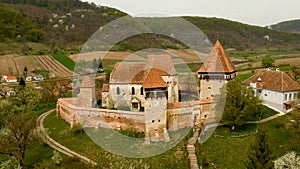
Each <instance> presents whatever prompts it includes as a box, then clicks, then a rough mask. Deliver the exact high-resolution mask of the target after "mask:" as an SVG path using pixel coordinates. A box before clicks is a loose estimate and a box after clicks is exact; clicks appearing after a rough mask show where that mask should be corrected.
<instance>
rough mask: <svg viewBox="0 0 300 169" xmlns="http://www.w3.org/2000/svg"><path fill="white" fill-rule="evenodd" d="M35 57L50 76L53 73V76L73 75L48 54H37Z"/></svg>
mask: <svg viewBox="0 0 300 169" xmlns="http://www.w3.org/2000/svg"><path fill="white" fill-rule="evenodd" d="M36 59H37V61H38V62H39V63H40V64H41V65H42V66H43V67H44V68H45V69H46V70H49V74H50V76H51V75H55V77H64V78H65V77H71V76H73V72H72V71H70V70H69V69H67V68H66V67H65V66H64V65H62V64H61V63H59V62H58V61H57V60H55V59H54V58H53V57H51V56H49V55H42V56H37V57H36Z"/></svg>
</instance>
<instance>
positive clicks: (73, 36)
mask: <svg viewBox="0 0 300 169" xmlns="http://www.w3.org/2000/svg"><path fill="white" fill-rule="evenodd" d="M0 2H3V3H2V4H0V7H3V8H5V9H7V10H6V11H2V13H4V14H5V15H6V16H9V17H8V18H5V17H4V18H3V19H4V20H5V22H6V25H8V26H12V25H15V23H11V22H10V20H11V18H14V16H12V15H10V13H9V12H8V11H11V10H13V11H14V12H15V13H17V14H18V17H17V18H19V19H18V20H17V21H16V22H20V23H22V22H21V21H19V20H21V19H22V17H21V16H23V18H26V19H27V20H31V22H33V23H34V24H35V25H36V27H38V28H39V29H41V30H43V34H42V35H43V36H42V38H41V39H38V40H37V41H36V42H41V43H45V44H48V45H50V46H68V45H81V44H82V43H84V42H85V41H87V39H88V38H89V37H90V36H91V35H92V34H93V33H94V32H95V31H96V30H97V29H99V27H100V26H101V25H104V24H106V23H108V22H110V21H112V20H114V19H116V18H119V17H121V16H124V15H126V14H125V13H123V12H121V11H119V10H116V9H112V8H108V7H100V6H96V5H95V4H93V3H91V4H90V3H87V2H81V1H79V0H55V1H53V0H26V1H24V0H0ZM19 15H20V16H19ZM1 29H2V28H0V31H1ZM20 29H26V27H24V26H23V25H21V26H20ZM12 31H14V30H12ZM12 34H13V35H14V34H15V33H12ZM7 38H9V39H10V40H11V41H17V40H18V39H16V38H15V36H9V37H7ZM26 40H28V39H26ZM0 41H2V42H3V40H1V39H0ZM28 41H32V40H30V39H29V40H28Z"/></svg>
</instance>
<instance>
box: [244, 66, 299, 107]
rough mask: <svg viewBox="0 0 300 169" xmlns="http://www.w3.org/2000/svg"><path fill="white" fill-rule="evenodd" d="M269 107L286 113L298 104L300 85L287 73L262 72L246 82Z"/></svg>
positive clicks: (277, 71) (275, 71) (269, 70)
mask: <svg viewBox="0 0 300 169" xmlns="http://www.w3.org/2000/svg"><path fill="white" fill-rule="evenodd" d="M245 83H246V84H247V85H248V86H250V87H252V88H253V90H254V92H255V94H256V95H257V96H258V97H259V98H260V99H261V100H262V101H263V103H264V104H265V105H267V106H268V107H270V108H272V109H275V110H277V111H279V112H286V111H287V110H288V109H290V108H291V107H292V106H293V105H294V104H295V103H296V102H297V93H298V92H299V91H300V85H299V84H298V83H297V82H296V81H294V80H293V79H292V78H291V77H289V76H288V75H287V74H286V73H284V72H282V71H280V70H279V69H276V70H271V69H267V70H262V71H259V72H258V73H256V74H255V75H254V76H252V77H250V78H249V79H247V80H246V81H245Z"/></svg>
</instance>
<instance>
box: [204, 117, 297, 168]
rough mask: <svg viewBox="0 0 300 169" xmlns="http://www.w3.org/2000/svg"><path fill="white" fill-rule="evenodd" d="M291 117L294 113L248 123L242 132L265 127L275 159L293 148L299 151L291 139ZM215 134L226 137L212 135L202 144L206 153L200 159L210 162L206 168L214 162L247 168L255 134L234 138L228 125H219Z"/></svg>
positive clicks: (231, 166)
mask: <svg viewBox="0 0 300 169" xmlns="http://www.w3.org/2000/svg"><path fill="white" fill-rule="evenodd" d="M291 117H292V115H291V114H288V115H285V116H281V117H279V118H277V119H274V120H271V121H268V122H266V123H264V124H258V125H257V126H256V124H248V125H247V126H246V127H245V129H244V130H243V131H242V133H241V134H246V133H253V132H254V131H255V130H256V127H258V128H265V129H266V131H267V134H268V136H269V141H270V143H271V145H272V148H273V156H274V159H276V158H278V157H280V156H282V155H283V154H285V153H287V152H288V151H291V150H295V151H297V152H299V151H300V147H299V146H298V147H297V146H296V145H293V144H291V139H294V137H293V133H292V131H291V130H289V128H287V127H286V124H289V121H290V119H291ZM214 135H222V136H224V137H216V136H212V137H210V138H209V139H208V140H207V141H206V142H205V143H204V144H203V145H202V150H203V154H204V155H203V156H202V157H200V160H201V158H205V160H208V161H209V163H210V166H208V167H205V168H210V167H211V166H212V164H214V165H215V166H216V167H217V168H222V169H232V168H238V169H240V168H241V169H243V168H245V167H244V163H243V162H244V161H245V159H246V158H247V151H248V148H249V145H250V144H252V143H253V138H254V136H253V135H251V136H247V137H241V138H234V137H231V136H233V135H236V132H231V131H230V130H229V129H228V128H226V127H218V128H217V129H216V130H215V133H214ZM202 160H203V159H202Z"/></svg>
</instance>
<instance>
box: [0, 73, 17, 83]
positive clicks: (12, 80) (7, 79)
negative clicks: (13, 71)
mask: <svg viewBox="0 0 300 169" xmlns="http://www.w3.org/2000/svg"><path fill="white" fill-rule="evenodd" d="M1 81H3V82H6V83H17V82H18V79H17V77H16V76H6V75H3V76H2V78H1Z"/></svg>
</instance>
